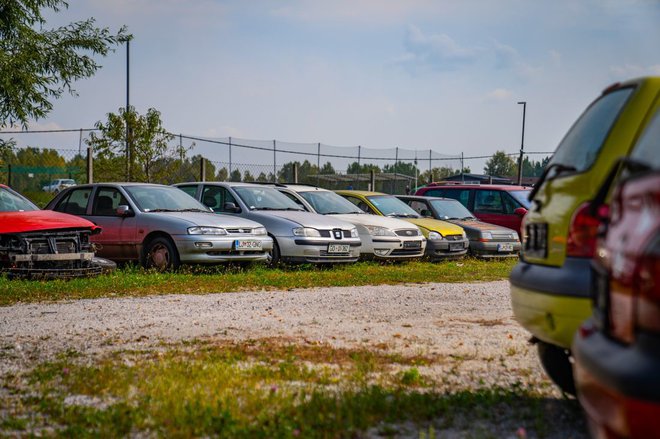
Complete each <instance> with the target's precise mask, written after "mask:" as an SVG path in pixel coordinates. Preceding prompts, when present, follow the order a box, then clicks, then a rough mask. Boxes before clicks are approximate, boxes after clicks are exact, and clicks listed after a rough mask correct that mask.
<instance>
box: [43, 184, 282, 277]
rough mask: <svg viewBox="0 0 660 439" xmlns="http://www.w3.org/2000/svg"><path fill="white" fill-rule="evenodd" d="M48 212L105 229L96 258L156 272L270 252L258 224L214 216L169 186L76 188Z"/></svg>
mask: <svg viewBox="0 0 660 439" xmlns="http://www.w3.org/2000/svg"><path fill="white" fill-rule="evenodd" d="M46 208H47V209H51V210H55V211H58V212H64V213H69V214H73V215H78V216H81V217H83V218H86V219H88V220H90V221H92V222H93V223H95V224H97V225H99V226H101V227H103V230H104V232H103V234H102V235H95V236H94V237H93V239H92V242H94V243H95V244H96V245H97V246H98V249H99V250H98V254H99V255H101V256H103V257H105V258H108V259H111V260H113V261H138V262H139V263H141V264H142V265H143V266H145V267H153V268H155V269H158V270H165V269H171V268H172V269H173V268H177V267H178V266H179V265H180V264H181V263H186V264H192V263H198V264H215V263H223V262H251V261H265V260H267V258H268V253H269V252H270V251H271V250H272V248H273V241H272V240H271V239H270V238H269V237H268V235H267V233H266V229H265V228H264V227H263V226H262V225H261V224H258V223H256V222H254V221H250V220H248V219H245V218H235V217H231V216H226V215H214V214H213V212H212V211H211V210H210V209H209V208H208V207H206V206H204V205H202V204H200V203H198V202H197V201H195V200H193V199H192V198H190V197H189V196H187V195H186V194H184V193H182V192H181V191H180V190H178V189H176V188H173V187H171V186H163V185H157V184H145V183H96V184H86V185H79V186H75V187H72V188H68V189H65V190H64V191H62V192H61V193H60V194H59V195H57V196H56V197H55V198H54V199H53V200H51V202H50V203H48V205H47V206H46Z"/></svg>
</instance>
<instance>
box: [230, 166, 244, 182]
mask: <svg viewBox="0 0 660 439" xmlns="http://www.w3.org/2000/svg"><path fill="white" fill-rule="evenodd" d="M241 178H242V176H241V171H239V170H238V169H234V170H233V171H231V175H230V176H229V181H241Z"/></svg>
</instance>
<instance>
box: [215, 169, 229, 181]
mask: <svg viewBox="0 0 660 439" xmlns="http://www.w3.org/2000/svg"><path fill="white" fill-rule="evenodd" d="M228 176H229V172H228V171H227V168H221V169H219V170H218V173H217V174H216V176H215V180H216V181H227V177H228Z"/></svg>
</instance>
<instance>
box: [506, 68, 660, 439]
mask: <svg viewBox="0 0 660 439" xmlns="http://www.w3.org/2000/svg"><path fill="white" fill-rule="evenodd" d="M659 157H660V77H655V78H654V77H648V78H639V79H635V80H630V81H627V82H623V83H617V84H614V85H613V86H611V87H608V88H607V89H606V90H604V91H603V93H602V95H601V96H600V97H599V98H598V99H596V100H595V101H594V102H593V103H592V104H591V105H590V106H589V107H588V108H587V109H586V110H585V112H584V113H583V114H582V115H581V116H580V118H579V119H578V120H577V121H576V122H575V124H574V125H573V126H572V127H571V129H570V130H569V131H568V133H567V134H566V136H565V137H564V139H563V140H562V142H561V143H560V144H559V146H558V148H557V150H556V152H555V154H554V156H553V157H552V159H551V161H550V163H549V164H548V166H547V167H546V169H545V171H544V174H543V176H542V177H541V181H540V182H539V183H538V184H537V186H536V187H535V189H534V191H533V192H532V194H531V195H530V200H531V201H532V203H531V206H530V209H529V212H528V213H527V215H526V216H525V217H524V220H523V249H522V252H521V259H520V261H519V263H518V265H517V266H516V267H515V268H514V270H513V271H512V273H511V276H510V284H511V300H512V306H513V311H514V315H515V317H516V319H517V320H518V322H520V323H521V324H522V325H523V326H524V327H525V328H526V329H527V330H528V331H530V332H531V334H532V336H533V340H534V341H535V342H536V343H537V346H538V352H539V357H540V359H541V363H542V365H543V367H544V369H545V370H546V372H547V373H548V375H549V376H550V378H551V379H552V380H553V381H554V382H555V383H556V384H558V385H559V386H560V387H561V388H562V390H564V391H566V392H568V393H577V396H578V398H579V400H580V402H581V404H582V406H583V407H584V409H585V411H586V413H587V416H588V419H589V423H590V427H591V431H592V434H593V435H594V436H595V437H608V438H623V437H638V438H648V437H658V431H660V385H658V383H659V381H658V379H657V375H658V371H660V323H659V322H660V277H659V276H660V189H659V188H660V159H659Z"/></svg>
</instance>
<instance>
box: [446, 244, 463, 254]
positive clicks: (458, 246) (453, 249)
mask: <svg viewBox="0 0 660 439" xmlns="http://www.w3.org/2000/svg"><path fill="white" fill-rule="evenodd" d="M464 248H465V247H464V246H463V243H462V242H461V243H454V244H449V251H450V252H457V251H461V250H463V249H464Z"/></svg>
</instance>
